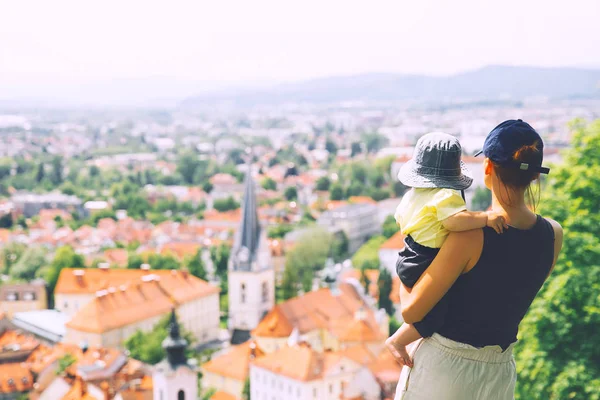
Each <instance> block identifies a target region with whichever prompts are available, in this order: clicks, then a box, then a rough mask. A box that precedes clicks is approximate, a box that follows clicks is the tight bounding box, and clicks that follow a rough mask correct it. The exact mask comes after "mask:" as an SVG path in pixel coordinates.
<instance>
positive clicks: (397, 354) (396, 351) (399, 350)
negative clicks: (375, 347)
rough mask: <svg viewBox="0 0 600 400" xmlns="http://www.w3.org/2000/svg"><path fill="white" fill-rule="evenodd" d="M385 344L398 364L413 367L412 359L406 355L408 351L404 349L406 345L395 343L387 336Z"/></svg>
mask: <svg viewBox="0 0 600 400" xmlns="http://www.w3.org/2000/svg"><path fill="white" fill-rule="evenodd" d="M385 345H386V347H387V348H388V350H389V351H390V353H392V355H393V356H394V358H395V359H396V361H397V362H398V364H400V366H404V365H406V366H407V367H409V368H412V367H413V361H412V359H411V358H410V356H409V355H408V351H406V346H402V345H398V344H395V343H394V341H393V340H391V338H388V339H387V340H386V341H385Z"/></svg>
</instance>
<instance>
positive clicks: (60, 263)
mask: <svg viewBox="0 0 600 400" xmlns="http://www.w3.org/2000/svg"><path fill="white" fill-rule="evenodd" d="M63 268H85V260H84V259H83V257H82V256H81V255H79V254H77V253H75V251H73V248H72V247H71V246H63V247H60V248H59V249H58V250H56V254H55V255H54V259H53V260H52V262H51V263H50V266H49V268H48V270H47V271H46V282H47V283H48V290H49V291H50V295H51V298H50V300H51V301H50V302H51V304H52V305H53V304H54V297H53V296H54V288H55V287H56V282H58V276H59V275H60V271H62V269H63Z"/></svg>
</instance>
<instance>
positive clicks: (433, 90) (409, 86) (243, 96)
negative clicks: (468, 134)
mask: <svg viewBox="0 0 600 400" xmlns="http://www.w3.org/2000/svg"><path fill="white" fill-rule="evenodd" d="M532 96H546V97H550V98H568V97H600V69H577V68H538V67H508V66H488V67H484V68H481V69H478V70H475V71H469V72H465V73H460V74H456V75H451V76H444V77H432V76H422V75H400V74H364V75H356V76H347V77H332V78H320V79H314V80H309V81H304V82H298V83H290V84H281V85H277V86H273V87H269V88H264V89H260V90H258V89H254V90H239V91H236V90H228V91H224V92H215V93H210V94H208V93H207V94H202V95H199V96H195V97H190V98H188V99H186V100H184V101H183V102H182V103H181V105H182V107H186V108H187V107H192V108H193V107H202V106H213V105H215V104H228V105H231V106H242V107H243V106H252V105H269V104H281V103H289V102H310V103H326V102H340V101H355V100H357V101H360V100H365V101H400V100H417V101H419V100H421V101H444V100H450V99H453V100H454V99H476V100H495V99H513V100H519V99H523V98H526V97H532Z"/></svg>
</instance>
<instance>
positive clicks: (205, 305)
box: [54, 265, 219, 348]
mask: <svg viewBox="0 0 600 400" xmlns="http://www.w3.org/2000/svg"><path fill="white" fill-rule="evenodd" d="M54 297H55V307H56V308H57V310H59V311H61V312H63V313H64V314H65V315H67V316H68V318H69V321H68V322H67V324H66V336H65V341H66V342H67V343H75V344H77V343H81V341H83V340H86V341H87V343H89V345H90V346H92V345H93V346H103V347H117V348H121V347H122V346H123V342H124V341H125V340H126V339H127V338H128V337H129V336H131V335H132V334H133V333H135V332H136V331H137V330H138V329H140V330H142V331H149V330H151V329H152V328H153V327H154V326H155V325H156V323H157V322H158V321H159V320H160V319H161V318H163V317H164V316H165V315H168V313H169V312H170V311H171V309H173V308H175V309H176V310H177V313H178V315H179V317H180V318H181V321H182V324H183V326H184V327H185V329H186V330H187V331H189V332H191V333H192V334H193V336H194V338H195V340H196V341H197V343H196V344H204V343H208V342H211V341H213V340H216V339H217V337H218V331H219V289H218V288H216V287H215V286H212V285H210V284H208V283H207V282H205V281H203V280H201V279H198V278H196V277H195V276H193V275H191V274H189V273H188V272H186V271H176V270H170V271H168V270H149V269H148V266H147V265H143V266H142V269H137V270H131V269H108V268H95V269H72V268H65V269H63V270H62V271H61V273H60V276H59V279H58V283H57V285H56V289H55V296H54Z"/></svg>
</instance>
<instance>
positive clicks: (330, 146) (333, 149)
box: [325, 139, 338, 154]
mask: <svg viewBox="0 0 600 400" xmlns="http://www.w3.org/2000/svg"><path fill="white" fill-rule="evenodd" d="M325 150H327V151H328V152H329V153H331V154H337V151H338V148H337V145H336V144H335V142H334V141H333V140H331V139H327V140H326V141H325Z"/></svg>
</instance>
